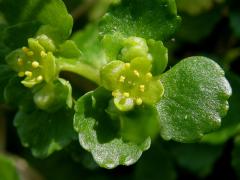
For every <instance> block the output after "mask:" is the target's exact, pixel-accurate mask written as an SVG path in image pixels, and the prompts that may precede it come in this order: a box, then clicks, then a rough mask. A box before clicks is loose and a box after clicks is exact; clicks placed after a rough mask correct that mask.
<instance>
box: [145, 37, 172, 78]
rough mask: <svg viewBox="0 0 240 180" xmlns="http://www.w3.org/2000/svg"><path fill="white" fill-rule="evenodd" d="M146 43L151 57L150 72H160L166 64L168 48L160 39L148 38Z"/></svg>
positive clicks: (157, 73)
mask: <svg viewBox="0 0 240 180" xmlns="http://www.w3.org/2000/svg"><path fill="white" fill-rule="evenodd" d="M147 44H148V49H149V53H150V54H151V55H152V59H153V62H152V63H153V65H152V73H153V75H159V74H162V73H163V72H164V70H165V69H166V67H167V64H168V50H167V48H166V47H164V45H163V43H162V42H161V41H154V40H152V39H150V40H148V41H147Z"/></svg>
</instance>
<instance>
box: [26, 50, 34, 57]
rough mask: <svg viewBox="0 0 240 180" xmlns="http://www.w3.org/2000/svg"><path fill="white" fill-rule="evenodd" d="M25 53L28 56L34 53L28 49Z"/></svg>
mask: <svg viewBox="0 0 240 180" xmlns="http://www.w3.org/2000/svg"><path fill="white" fill-rule="evenodd" d="M26 54H27V55H28V56H33V55H34V52H33V51H28V52H26Z"/></svg>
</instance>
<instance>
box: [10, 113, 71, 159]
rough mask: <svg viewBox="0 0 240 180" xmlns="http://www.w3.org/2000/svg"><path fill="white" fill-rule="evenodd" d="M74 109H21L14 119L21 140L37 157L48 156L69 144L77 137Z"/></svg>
mask: <svg viewBox="0 0 240 180" xmlns="http://www.w3.org/2000/svg"><path fill="white" fill-rule="evenodd" d="M72 119H73V111H71V110H65V109H60V110H58V111H57V112H55V113H47V112H45V111H41V110H38V109H34V110H30V111H25V110H20V111H19V112H18V113H17V114H16V116H15V119H14V125H15V126H16V128H17V131H18V135H19V137H20V140H21V142H22V144H23V146H25V147H29V148H30V149H31V150H32V153H33V155H34V156H36V157H42V158H43V157H47V156H49V155H50V154H52V153H53V152H54V151H59V150H61V149H62V148H63V147H65V146H66V145H68V144H69V143H70V142H71V141H72V139H73V138H74V137H75V133H74V130H73V127H72Z"/></svg>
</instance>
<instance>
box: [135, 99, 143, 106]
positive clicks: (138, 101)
mask: <svg viewBox="0 0 240 180" xmlns="http://www.w3.org/2000/svg"><path fill="white" fill-rule="evenodd" d="M142 103H143V101H142V99H141V98H137V99H136V104H137V105H139V106H140V105H141V104H142Z"/></svg>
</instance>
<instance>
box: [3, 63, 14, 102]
mask: <svg viewBox="0 0 240 180" xmlns="http://www.w3.org/2000/svg"><path fill="white" fill-rule="evenodd" d="M13 75H14V73H13V71H12V70H11V69H10V68H9V67H8V66H6V65H0V102H3V101H4V97H3V92H4V88H5V86H6V85H7V84H8V81H9V80H10V79H11V78H12V77H13Z"/></svg>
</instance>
